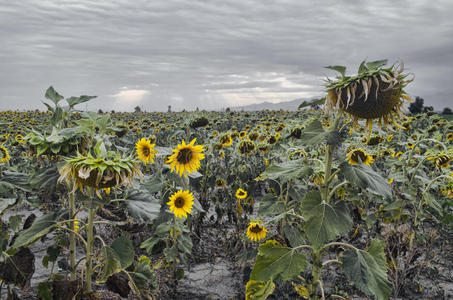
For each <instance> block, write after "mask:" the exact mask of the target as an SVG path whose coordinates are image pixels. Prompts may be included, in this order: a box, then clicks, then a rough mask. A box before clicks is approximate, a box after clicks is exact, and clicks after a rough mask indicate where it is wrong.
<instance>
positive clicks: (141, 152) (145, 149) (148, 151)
mask: <svg viewBox="0 0 453 300" xmlns="http://www.w3.org/2000/svg"><path fill="white" fill-rule="evenodd" d="M155 146H156V144H151V142H150V141H149V140H147V139H145V138H142V139H141V140H139V141H138V142H137V144H135V149H136V151H137V158H138V159H140V160H141V161H143V162H144V163H145V164H148V163H149V162H151V163H154V156H155V155H156V153H158V152H157V151H156V150H154V147H155Z"/></svg>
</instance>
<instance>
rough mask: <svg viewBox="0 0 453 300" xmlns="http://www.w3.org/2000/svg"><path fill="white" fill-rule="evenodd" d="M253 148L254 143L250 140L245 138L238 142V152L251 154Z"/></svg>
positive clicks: (254, 147)
mask: <svg viewBox="0 0 453 300" xmlns="http://www.w3.org/2000/svg"><path fill="white" fill-rule="evenodd" d="M255 149H256V146H255V143H254V142H252V141H249V140H245V141H242V142H240V143H239V153H240V154H242V155H252V154H253V152H255Z"/></svg>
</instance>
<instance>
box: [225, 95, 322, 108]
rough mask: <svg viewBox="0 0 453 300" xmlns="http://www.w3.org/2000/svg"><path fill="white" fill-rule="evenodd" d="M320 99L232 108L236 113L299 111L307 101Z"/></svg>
mask: <svg viewBox="0 0 453 300" xmlns="http://www.w3.org/2000/svg"><path fill="white" fill-rule="evenodd" d="M316 98H319V97H312V98H299V99H294V100H291V101H284V102H278V103H272V102H267V101H266V102H261V103H257V104H250V105H245V106H235V107H230V109H231V110H236V111H255V110H264V109H269V110H280V109H282V110H297V108H298V107H299V105H300V104H301V103H302V102H304V101H307V100H312V99H316Z"/></svg>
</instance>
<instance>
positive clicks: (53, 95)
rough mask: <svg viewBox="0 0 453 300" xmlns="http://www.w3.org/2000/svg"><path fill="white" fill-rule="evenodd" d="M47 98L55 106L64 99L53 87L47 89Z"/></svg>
mask: <svg viewBox="0 0 453 300" xmlns="http://www.w3.org/2000/svg"><path fill="white" fill-rule="evenodd" d="M45 97H46V98H47V99H49V100H51V101H52V102H53V103H55V104H57V103H58V102H59V101H60V100H61V99H63V98H64V97H63V96H62V95H60V94H58V93H57V91H56V90H54V88H53V87H52V86H50V87H49V88H48V89H47V91H46V95H45Z"/></svg>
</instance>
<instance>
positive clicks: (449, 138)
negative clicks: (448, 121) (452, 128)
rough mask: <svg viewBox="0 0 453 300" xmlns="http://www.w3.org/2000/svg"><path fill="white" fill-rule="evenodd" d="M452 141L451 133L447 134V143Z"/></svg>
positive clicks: (452, 134) (452, 133) (452, 135)
mask: <svg viewBox="0 0 453 300" xmlns="http://www.w3.org/2000/svg"><path fill="white" fill-rule="evenodd" d="M451 141H453V132H449V133H447V142H451Z"/></svg>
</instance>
